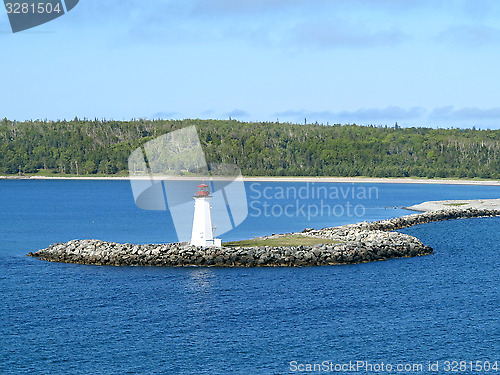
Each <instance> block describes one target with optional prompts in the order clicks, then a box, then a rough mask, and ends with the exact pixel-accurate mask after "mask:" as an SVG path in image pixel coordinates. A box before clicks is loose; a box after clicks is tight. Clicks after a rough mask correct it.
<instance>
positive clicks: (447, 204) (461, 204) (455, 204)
mask: <svg viewBox="0 0 500 375" xmlns="http://www.w3.org/2000/svg"><path fill="white" fill-rule="evenodd" d="M467 204H469V203H445V204H444V205H445V206H465V205H467Z"/></svg>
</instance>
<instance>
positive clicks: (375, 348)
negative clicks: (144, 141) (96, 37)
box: [0, 180, 500, 374]
mask: <svg viewBox="0 0 500 375" xmlns="http://www.w3.org/2000/svg"><path fill="white" fill-rule="evenodd" d="M180 188H183V189H191V188H192V186H191V185H189V186H187V185H186V186H180ZM318 188H319V189H318ZM300 189H302V190H300ZM370 189H371V190H370ZM246 191H247V197H246V200H244V201H239V202H235V203H234V204H232V209H233V211H234V210H238V209H242V207H243V206H242V205H246V206H247V209H248V217H247V218H246V219H245V221H243V223H242V224H241V225H239V226H237V227H236V228H234V229H233V230H230V231H228V232H226V233H219V236H220V237H221V238H222V239H223V241H232V240H238V239H246V238H251V237H254V236H261V235H268V234H272V233H283V232H292V231H299V230H302V229H304V228H306V227H313V228H322V227H326V226H334V225H341V224H346V223H354V222H359V221H363V220H376V219H383V218H389V217H396V216H400V215H404V214H408V213H409V211H407V210H405V209H404V208H403V207H406V206H409V205H412V204H416V203H420V202H423V201H427V200H442V199H480V198H484V199H488V198H499V197H500V188H499V187H494V186H462V185H420V184H418V185H417V184H328V183H316V184H306V183H291V182H261V183H256V182H253V183H246ZM299 191H300V192H301V195H299ZM325 191H326V193H325ZM370 193H371V194H370ZM325 194H326V195H325ZM238 205H240V206H238ZM265 205H268V207H267V209H265ZM327 206H328V207H327ZM287 207H288V208H287ZM322 207H323V212H321V208H322ZM356 208H357V209H356ZM316 209H317V211H316ZM266 210H267V214H268V215H266ZM234 212H236V211H234ZM0 214H1V219H0V298H1V302H0V374H294V373H309V374H311V373H340V374H344V373H412V374H414V373H434V374H436V373H443V374H445V373H450V372H459V373H464V374H484V373H500V309H499V306H500V291H499V280H500V245H499V244H500V218H478V219H467V220H453V221H446V222H438V223H431V224H426V225H420V226H415V227H412V228H407V229H404V230H401V232H404V233H408V234H411V235H414V236H416V237H418V238H419V239H421V240H422V241H423V242H424V243H425V244H428V245H430V246H431V247H433V248H434V249H435V253H434V254H432V255H430V256H425V257H418V258H411V259H396V260H390V261H385V262H374V263H366V264H360V265H346V266H325V267H305V268H195V267H189V268H149V267H111V266H85V265H75V264H58V263H49V262H44V261H40V260H37V259H34V258H29V257H26V256H25V255H26V254H27V253H28V252H30V251H36V250H38V249H40V248H44V247H47V246H49V245H50V244H52V243H56V242H65V241H68V240H71V239H75V238H78V239H85V238H98V239H102V240H108V241H116V242H136V243H161V242H171V241H177V240H179V238H178V235H177V234H176V232H175V230H174V227H173V218H172V215H171V214H170V213H169V212H168V211H145V210H141V209H139V208H138V207H136V205H135V202H134V199H133V196H132V191H131V187H130V184H129V182H127V181H71V180H67V181H66V180H65V181H51V180H46V181H30V180H19V181H11V180H0ZM190 215H191V214H190V213H187V214H186V225H190V221H191V218H190V217H189V216H190ZM214 219H215V218H214ZM216 233H217V232H216ZM447 361H449V362H447ZM453 361H457V364H455V363H454V362H453ZM460 361H465V362H462V363H460ZM476 361H480V365H481V366H484V365H485V362H489V365H487V366H489V369H490V371H484V370H481V371H476V370H479V367H474V366H477V364H478V362H476ZM495 362H496V363H497V370H495V369H494V368H495ZM429 365H432V366H433V367H432V369H433V370H437V371H429ZM342 366H343V369H342ZM356 366H358V367H356ZM370 366H371V367H370ZM377 366H378V367H377ZM381 366H382V367H381ZM388 366H392V367H391V368H392V371H388ZM398 366H399V367H398ZM405 366H406V367H405ZM419 366H422V368H421V370H420V367H419ZM447 366H448V367H447ZM470 366H473V367H474V368H472V369H471V367H470ZM335 369H337V370H340V371H335ZM354 369H356V370H359V371H358V372H355V371H353V370H354ZM397 369H400V370H402V371H397ZM453 369H456V370H457V371H451V370H453ZM307 370H311V371H307ZM312 370H316V371H312ZM406 370H407V371H406ZM447 370H449V371H447Z"/></svg>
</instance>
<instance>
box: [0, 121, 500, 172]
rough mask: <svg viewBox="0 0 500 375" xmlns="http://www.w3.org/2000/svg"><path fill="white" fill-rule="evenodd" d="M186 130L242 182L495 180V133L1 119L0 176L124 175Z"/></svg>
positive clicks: (498, 151)
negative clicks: (146, 152) (135, 153)
mask: <svg viewBox="0 0 500 375" xmlns="http://www.w3.org/2000/svg"><path fill="white" fill-rule="evenodd" d="M189 125H196V126H197V129H198V133H199V136H200V140H201V142H202V146H203V147H204V149H205V152H206V155H207V161H209V162H231V163H233V162H234V163H236V164H237V165H238V167H239V168H241V170H242V172H243V174H244V175H247V176H372V177H409V176H415V177H440V178H442V177H455V178H463V177H468V178H473V177H479V178H493V179H499V178H500V130H471V129H465V130H463V129H447V130H444V129H428V128H409V129H403V128H399V127H398V126H395V127H391V128H387V127H368V126H357V125H342V126H341V125H333V126H323V125H294V124H289V123H285V124H280V123H267V122H266V123H244V122H238V121H234V120H233V121H220V120H182V121H164V120H156V121H149V120H136V121H127V122H121V121H106V120H103V121H98V120H95V121H89V120H79V119H76V118H75V119H74V120H73V121H57V122H52V121H45V122H44V121H29V122H15V121H9V120H7V119H4V120H2V121H0V174H7V175H8V174H18V173H21V174H34V173H43V174H51V173H54V174H59V175H64V174H73V175H75V174H77V173H78V174H79V175H94V174H106V175H112V174H117V173H121V174H126V172H127V159H128V157H129V154H130V152H131V151H132V150H134V149H135V148H136V147H138V146H139V145H140V144H142V143H145V142H147V141H149V140H151V139H153V138H154V137H156V136H159V135H161V134H165V133H167V132H169V131H172V130H175V129H179V128H181V127H185V126H189Z"/></svg>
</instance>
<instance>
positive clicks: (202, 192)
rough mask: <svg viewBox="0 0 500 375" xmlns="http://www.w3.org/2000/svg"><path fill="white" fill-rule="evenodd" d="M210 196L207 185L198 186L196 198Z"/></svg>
mask: <svg viewBox="0 0 500 375" xmlns="http://www.w3.org/2000/svg"><path fill="white" fill-rule="evenodd" d="M208 196H210V190H208V185H207V184H205V183H204V182H202V183H201V184H200V185H198V191H197V192H196V195H195V198H196V197H208Z"/></svg>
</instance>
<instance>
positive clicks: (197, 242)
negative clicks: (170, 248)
mask: <svg viewBox="0 0 500 375" xmlns="http://www.w3.org/2000/svg"><path fill="white" fill-rule="evenodd" d="M193 198H194V218H193V231H192V233H191V242H190V243H191V245H194V246H215V247H221V239H220V238H214V235H213V232H214V228H213V226H212V215H211V214H210V210H211V207H210V200H211V199H212V195H210V190H209V188H208V185H207V184H205V183H201V184H200V185H198V191H197V192H196V195H195V196H194V197H193Z"/></svg>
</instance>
